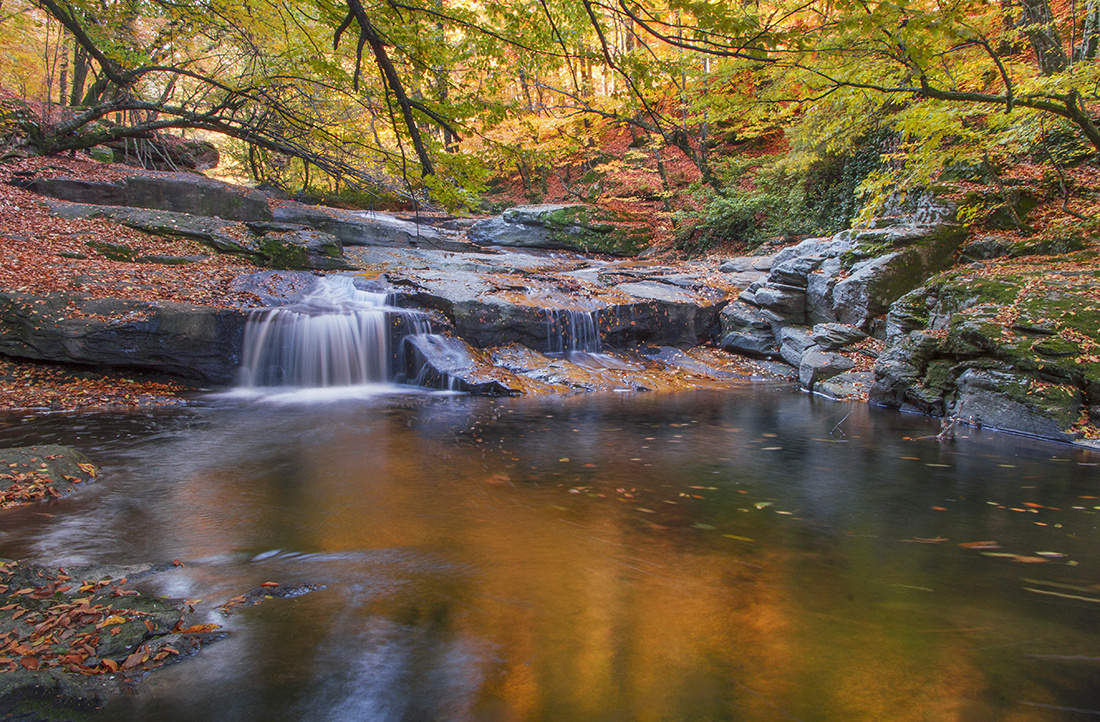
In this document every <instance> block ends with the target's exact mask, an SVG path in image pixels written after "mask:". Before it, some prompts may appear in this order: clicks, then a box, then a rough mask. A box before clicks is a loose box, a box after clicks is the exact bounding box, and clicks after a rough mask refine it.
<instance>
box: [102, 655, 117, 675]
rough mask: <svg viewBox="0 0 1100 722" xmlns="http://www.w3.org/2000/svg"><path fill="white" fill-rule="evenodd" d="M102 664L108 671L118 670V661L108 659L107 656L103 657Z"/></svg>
mask: <svg viewBox="0 0 1100 722" xmlns="http://www.w3.org/2000/svg"><path fill="white" fill-rule="evenodd" d="M103 666H104V667H106V668H107V671H108V672H117V671H118V662H116V661H115V660H113V659H110V658H108V657H104V658H103Z"/></svg>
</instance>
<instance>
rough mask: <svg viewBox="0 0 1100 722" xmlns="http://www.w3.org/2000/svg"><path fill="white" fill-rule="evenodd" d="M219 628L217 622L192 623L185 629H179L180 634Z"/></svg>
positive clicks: (202, 632) (205, 631)
mask: <svg viewBox="0 0 1100 722" xmlns="http://www.w3.org/2000/svg"><path fill="white" fill-rule="evenodd" d="M217 629H221V625H219V624H192V625H191V626H190V627H187V628H186V629H181V630H180V634H206V633H207V632H213V631H215V630H217Z"/></svg>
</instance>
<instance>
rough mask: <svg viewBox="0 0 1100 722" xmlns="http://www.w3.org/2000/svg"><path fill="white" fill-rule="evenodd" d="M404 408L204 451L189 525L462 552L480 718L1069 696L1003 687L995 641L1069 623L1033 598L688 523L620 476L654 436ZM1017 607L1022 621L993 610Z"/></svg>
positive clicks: (224, 537) (192, 479) (451, 609)
mask: <svg viewBox="0 0 1100 722" xmlns="http://www.w3.org/2000/svg"><path fill="white" fill-rule="evenodd" d="M399 422H400V418H397V419H395V420H392V421H391V420H379V419H375V420H373V421H371V422H369V423H365V424H364V425H363V426H362V427H348V428H345V429H340V430H338V431H333V432H332V433H331V434H329V435H327V436H326V438H325V440H324V443H312V442H308V443H307V442H301V443H297V442H295V441H294V440H292V439H287V440H286V444H287V449H286V452H285V454H284V455H283V461H282V462H281V465H280V464H276V466H275V471H274V472H272V474H271V478H270V479H268V480H267V481H266V482H265V483H263V484H260V485H257V484H256V483H255V482H254V479H255V476H256V473H257V472H256V471H255V470H254V469H252V468H251V467H250V461H249V460H248V459H247V458H243V459H240V460H238V461H237V463H236V464H229V463H227V464H224V465H222V466H220V467H218V468H216V469H214V468H204V469H203V470H201V472H200V471H196V472H194V473H192V474H191V475H189V476H188V477H187V478H186V479H185V480H183V482H182V483H180V484H178V485H177V487H176V489H175V492H174V493H175V494H176V495H178V497H179V502H180V503H181V504H182V505H185V506H186V507H188V508H191V509H193V510H194V512H195V513H193V514H191V515H188V516H187V517H185V518H182V519H180V520H179V522H178V524H179V528H178V534H179V535H180V537H181V538H187V539H188V543H189V544H190V545H191V547H192V549H195V550H196V551H197V553H200V554H201V553H202V552H208V553H210V554H214V553H217V552H219V551H225V550H238V551H239V550H252V551H256V543H257V542H256V541H255V540H254V538H253V534H254V532H255V529H256V528H257V527H266V528H268V529H270V528H273V527H280V528H281V529H282V532H281V533H282V534H283V535H284V537H285V539H286V542H285V545H286V547H287V548H293V549H299V550H308V551H310V552H328V553H339V552H348V551H362V550H388V549H404V550H410V551H412V552H415V553H416V554H421V555H424V556H425V557H430V558H433V559H440V560H443V562H446V563H450V564H453V565H455V566H456V567H457V568H458V569H459V570H460V571H459V572H458V573H450V574H449V577H448V581H447V582H446V585H445V586H446V588H445V589H443V590H442V591H440V590H437V591H436V594H437V597H436V601H435V602H434V603H435V604H439V605H441V607H442V608H443V611H442V612H440V617H441V618H443V619H445V622H443V624H444V626H445V627H446V633H447V634H448V635H449V636H450V637H451V638H456V639H472V640H478V641H479V642H480V643H482V645H484V647H485V648H487V649H490V650H492V653H491V654H486V655H485V656H484V658H483V659H482V660H481V662H480V663H481V665H482V667H483V671H484V673H485V674H484V679H483V682H482V683H481V686H480V690H479V691H478V693H477V695H476V702H474V703H473V704H474V708H473V709H471V710H468V712H470V714H471V715H472V716H473V717H475V718H478V719H501V720H531V719H630V720H670V719H752V720H757V719H763V720H766V719H789V718H797V719H804V720H808V719H826V720H834V719H844V720H969V719H975V720H982V719H1009V720H1014V719H1020V720H1033V719H1046V718H1051V719H1053V718H1055V717H1054V713H1053V712H1050V711H1047V710H1043V709H1041V708H1037V707H1034V706H1030V707H1029V706H1021V705H1020V704H1018V701H1019V700H1021V699H1026V700H1030V701H1031V702H1035V703H1039V704H1044V703H1045V704H1055V702H1056V700H1055V699H1053V697H1052V696H1051V694H1050V693H1049V692H1048V691H1046V689H1045V688H1044V687H1042V686H1041V685H1037V684H1031V683H1030V682H1028V681H1027V680H1020V681H1019V682H1018V683H1014V684H1013V685H1012V689H1011V692H1009V693H1006V691H1005V689H1004V681H1003V680H1002V679H999V678H998V676H999V675H1002V674H1009V673H1008V672H1005V670H1004V669H1002V668H1000V667H999V666H998V664H997V660H996V653H995V652H994V653H988V652H984V651H982V648H983V647H987V646H988V647H996V646H997V645H998V644H999V643H1002V642H1005V640H1006V639H1007V640H1009V642H1011V640H1013V639H1018V638H1022V637H1023V636H1026V635H1029V634H1031V635H1034V636H1036V637H1041V636H1042V635H1043V634H1058V633H1060V632H1059V631H1058V630H1056V629H1053V627H1055V626H1056V625H1055V624H1054V623H1052V624H1051V627H1052V628H1044V627H1043V624H1042V622H1041V621H1035V620H1023V619H1019V618H1017V617H1016V616H1014V613H1013V612H1012V610H1010V609H1008V608H1007V607H1004V608H1002V607H1001V606H1000V605H999V604H998V603H997V601H996V600H993V601H991V602H990V606H989V608H980V607H979V608H975V607H972V606H966V605H962V604H957V603H954V602H953V601H952V600H951V599H950V598H948V600H947V601H944V596H943V595H942V594H940V595H933V594H931V593H930V592H926V591H922V590H913V589H887V588H885V587H883V586H881V585H880V586H876V582H875V579H876V577H877V576H878V575H880V574H881V572H882V569H881V568H880V567H879V565H880V564H881V560H880V559H878V558H876V557H875V556H874V555H868V554H862V555H861V554H850V553H843V554H842V553H841V552H840V550H839V549H837V548H830V546H829V544H830V543H831V542H829V541H828V540H817V541H816V542H815V543H814V544H798V543H796V544H786V545H784V544H770V543H766V540H765V541H760V542H753V541H741V540H737V539H727V538H716V537H715V536H714V535H711V536H707V535H706V534H702V533H700V534H693V533H692V532H690V531H685V526H688V527H689V526H690V524H688V523H687V522H689V521H690V519H691V517H690V514H689V512H688V511H687V508H688V507H687V506H686V505H684V504H679V503H676V504H673V503H667V504H665V503H664V502H675V501H676V500H677V496H676V494H675V493H673V492H672V491H667V492H661V493H662V494H664V496H663V497H661V495H660V494H651V495H650V497H648V498H647V500H645V501H635V500H630V501H628V500H626V499H624V498H622V497H621V496H615V495H614V494H612V493H611V491H612V490H613V489H615V488H616V487H618V486H619V485H630V484H631V483H639V484H640V483H641V482H639V481H638V479H639V475H638V472H637V468H638V467H637V465H635V464H632V462H631V461H630V460H631V458H633V457H632V456H631V455H632V454H635V453H638V452H637V448H638V447H639V446H640V445H641V444H642V443H644V442H643V441H642V440H641V439H640V438H638V437H637V436H635V437H631V438H629V439H628V441H627V443H624V442H623V439H622V437H621V435H619V436H616V435H612V434H610V433H607V434H603V435H598V437H597V438H588V439H586V440H585V441H584V443H585V444H587V448H588V449H590V450H591V449H596V450H598V453H599V454H600V455H601V464H600V465H599V468H597V469H595V470H593V471H589V472H584V471H582V470H578V469H577V468H575V467H574V466H569V465H566V464H564V463H562V462H560V461H559V460H558V459H557V458H554V457H556V456H557V455H558V454H557V452H555V453H550V454H549V455H543V456H540V457H537V458H535V457H533V456H532V453H531V448H533V447H529V448H526V449H524V450H523V451H516V450H510V449H506V448H503V449H502V448H499V446H500V445H496V446H494V445H493V444H494V443H495V440H488V441H486V440H482V442H477V441H476V439H475V438H474V437H472V436H470V435H467V436H459V435H457V434H456V435H455V436H453V437H450V438H447V437H445V436H439V435H436V436H432V435H426V434H422V433H418V432H417V431H416V430H415V429H410V428H409V427H408V426H406V425H404V424H402V423H399ZM533 433H534V432H533ZM644 433H650V432H644ZM490 442H492V443H490ZM510 442H515V440H514V439H513V440H510ZM578 443H580V442H578ZM534 447H537V444H534ZM512 454H518V455H519V456H518V457H513V456H512ZM516 458H518V459H519V460H515V459H516ZM683 463H684V457H683V456H676V455H675V453H674V452H670V453H669V455H668V456H667V457H666V458H664V460H663V461H661V460H655V461H654V467H653V468H652V469H650V470H649V471H647V472H646V473H648V474H650V479H649V480H648V481H645V482H644V483H645V484H648V485H649V486H653V487H660V481H661V480H662V479H663V478H665V477H670V476H673V475H674V474H675V473H676V471H677V468H676V467H677V465H681V464H683ZM662 464H663V465H662ZM563 468H564V470H563ZM573 485H578V486H580V487H583V488H586V489H591V490H594V491H593V492H591V495H590V494H589V493H570V487H571V486H573ZM597 492H598V493H597ZM600 493H602V494H603V496H602V497H601V496H600V495H599V494H600ZM643 503H644V504H648V505H649V506H654V507H658V508H657V509H650V510H648V511H646V510H645V509H643V508H642V507H641V506H640V505H641V504H643ZM750 513H751V512H750ZM762 531H763V530H762ZM196 539H202V540H203V541H202V542H201V544H200V545H199V546H196V542H195V540H196ZM834 543H837V544H839V543H838V542H834ZM838 560H842V561H838ZM429 583H430V580H429ZM925 597H927V598H925ZM929 600H932V606H928V605H927V602H928V601H929ZM417 604H418V602H415V601H410V600H409V599H403V598H395V599H389V598H382V599H376V600H372V601H371V602H370V603H369V608H365V609H363V610H361V611H362V614H363V617H364V622H363V623H364V624H365V623H366V621H365V620H366V619H368V618H369V617H371V616H372V615H373V616H378V615H383V616H388V617H390V618H391V619H395V620H398V621H400V620H401V618H402V615H403V614H406V612H407V609H408V607H409V606H410V605H412V606H413V607H415V606H416V605H417ZM937 604H938V606H937ZM403 610H404V611H403ZM1014 626H1015V627H1018V628H1019V630H1020V635H1018V636H1016V637H1012V636H1007V637H1006V636H1005V635H1004V633H1003V631H998V632H995V633H994V632H990V631H989V630H991V629H997V630H1004V629H1009V628H1012V627H1014ZM1061 633H1064V631H1062V632H1061ZM1012 674H1015V673H1012ZM1006 694H1008V695H1010V696H1011V697H1012V698H1008V697H1006Z"/></svg>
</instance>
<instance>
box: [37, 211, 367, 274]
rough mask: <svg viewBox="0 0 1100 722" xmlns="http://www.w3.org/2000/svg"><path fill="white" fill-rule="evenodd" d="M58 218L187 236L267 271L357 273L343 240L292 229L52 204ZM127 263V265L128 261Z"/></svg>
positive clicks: (282, 225) (281, 225)
mask: <svg viewBox="0 0 1100 722" xmlns="http://www.w3.org/2000/svg"><path fill="white" fill-rule="evenodd" d="M47 204H48V205H49V207H50V212H51V214H53V215H54V216H55V217H58V218H106V219H108V220H112V221H114V222H116V223H120V224H122V225H124V226H128V227H130V228H133V229H135V230H138V231H142V232H143V233H150V234H154V235H161V236H182V237H184V238H190V239H192V240H194V241H198V242H199V243H202V244H203V245H207V246H210V247H211V248H213V249H214V250H216V251H219V252H221V253H229V254H233V255H237V256H242V257H244V258H247V259H249V260H250V261H252V262H253V263H256V264H257V265H260V266H266V267H268V268H280V269H287V270H289V269H313V270H319V271H335V270H344V269H350V268H352V265H351V264H350V263H348V261H347V260H346V259H345V258H344V255H343V245H342V244H341V243H340V239H338V238H336V237H335V236H333V235H330V234H328V233H324V232H322V231H313V230H308V229H306V228H305V227H303V226H298V225H294V224H289V223H273V222H268V221H253V222H249V223H244V224H242V223H238V222H235V221H226V220H222V219H220V218H210V217H208V216H199V215H193V214H191V213H177V212H174V211H159V210H152V209H148V208H129V207H126V206H99V205H92V204H88V203H68V202H63V201H47ZM123 260H127V259H123Z"/></svg>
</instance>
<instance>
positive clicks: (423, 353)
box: [402, 334, 521, 396]
mask: <svg viewBox="0 0 1100 722" xmlns="http://www.w3.org/2000/svg"><path fill="white" fill-rule="evenodd" d="M402 354H403V356H404V360H405V368H404V378H405V380H406V381H407V382H409V383H412V384H414V385H416V386H422V387H426V388H433V389H444V390H448V391H465V392H468V393H472V394H479V395H482V396H514V395H516V394H519V393H521V388H520V387H519V386H518V385H515V386H509V385H508V384H507V383H506V379H507V377H506V375H505V374H502V373H499V372H497V371H496V370H495V369H493V367H492V363H491V361H489V359H488V358H487V357H486V356H485V352H483V351H477V350H475V349H473V348H471V347H470V346H469V345H468V344H466V343H465V342H463V341H462V340H461V339H457V338H453V337H450V336H442V335H439V334H414V335H411V336H406V337H405V338H404V340H403V341H402Z"/></svg>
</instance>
